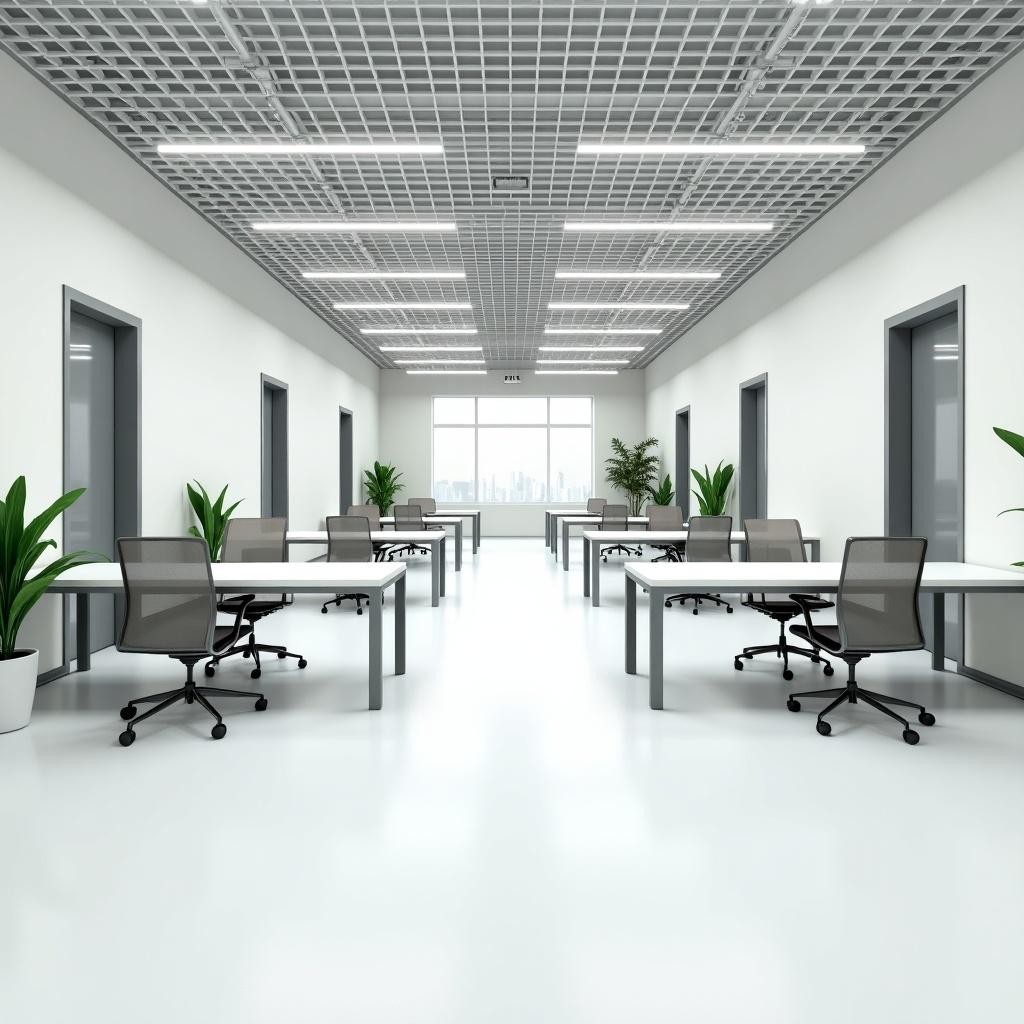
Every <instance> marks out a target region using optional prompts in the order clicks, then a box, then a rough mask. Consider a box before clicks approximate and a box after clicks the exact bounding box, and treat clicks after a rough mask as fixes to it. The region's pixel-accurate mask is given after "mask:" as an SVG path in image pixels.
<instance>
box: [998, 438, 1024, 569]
mask: <svg viewBox="0 0 1024 1024" xmlns="http://www.w3.org/2000/svg"><path fill="white" fill-rule="evenodd" d="M992 429H993V430H994V431H995V434H996V437H998V438H999V439H1000V440H1001V441H1005V442H1006V443H1007V444H1008V445H1009V446H1010V447H1011V448H1012V449H1013V450H1014V451H1015V452H1016V453H1017V454H1018V455H1020V456H1021V457H1024V436H1022V435H1021V434H1015V433H1014V432H1013V431H1012V430H1006V429H1005V428H1004V427H993V428H992ZM1007 512H1024V508H1004V509H1003V511H1002V512H1000V513H999V514H1000V515H1001V516H1003V515H1006V513H1007ZM1012 564H1013V565H1015V566H1018V567H1020V566H1024V562H1013V563H1012Z"/></svg>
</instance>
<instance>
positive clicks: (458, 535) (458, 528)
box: [455, 519, 462, 572]
mask: <svg viewBox="0 0 1024 1024" xmlns="http://www.w3.org/2000/svg"><path fill="white" fill-rule="evenodd" d="M455 571H456V572H462V520H461V519H460V520H459V521H458V522H457V523H456V524H455Z"/></svg>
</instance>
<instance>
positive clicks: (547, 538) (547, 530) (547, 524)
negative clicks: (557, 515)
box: [544, 512, 551, 548]
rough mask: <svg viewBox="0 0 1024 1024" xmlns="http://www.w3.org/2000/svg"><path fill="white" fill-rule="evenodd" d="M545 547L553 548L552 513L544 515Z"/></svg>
mask: <svg viewBox="0 0 1024 1024" xmlns="http://www.w3.org/2000/svg"><path fill="white" fill-rule="evenodd" d="M544 547H546V548H549V547H551V513H550V512H545V513H544Z"/></svg>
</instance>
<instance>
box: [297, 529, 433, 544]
mask: <svg viewBox="0 0 1024 1024" xmlns="http://www.w3.org/2000/svg"><path fill="white" fill-rule="evenodd" d="M443 539H444V534H443V533H442V532H441V531H440V530H371V531H370V540H373V541H384V542H390V541H398V542H400V543H402V544H440V543H441V541H442V540H443ZM286 540H287V541H288V543H289V544H325V545H326V544H327V531H326V530H289V531H288V533H287V534H286Z"/></svg>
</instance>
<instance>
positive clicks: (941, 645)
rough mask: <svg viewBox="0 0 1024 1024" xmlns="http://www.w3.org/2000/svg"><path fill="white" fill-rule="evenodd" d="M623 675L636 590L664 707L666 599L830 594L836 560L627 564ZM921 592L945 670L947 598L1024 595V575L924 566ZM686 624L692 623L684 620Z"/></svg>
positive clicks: (935, 652)
mask: <svg viewBox="0 0 1024 1024" xmlns="http://www.w3.org/2000/svg"><path fill="white" fill-rule="evenodd" d="M625 570H626V671H627V672H628V673H629V674H630V675H636V588H637V586H640V587H643V588H645V589H646V590H647V596H648V606H649V609H650V614H649V617H648V623H649V625H648V629H649V631H650V635H649V638H648V651H649V655H648V658H649V662H648V673H649V689H650V705H651V707H652V708H653V709H654V710H655V711H660V710H661V709H662V708H663V707H664V670H663V658H664V617H665V598H666V597H668V596H669V595H671V594H707V593H713V594H722V593H725V594H741V593H749V592H752V591H756V592H758V593H762V592H763V593H770V594H799V593H835V592H836V591H837V590H838V589H839V574H840V572H841V570H842V563H840V562H658V563H651V562H627V563H626V565H625ZM921 593H923V594H931V595H932V630H933V632H932V637H933V643H932V668H933V669H937V670H942V669H944V668H945V658H944V657H943V652H944V651H945V648H946V642H945V641H946V595H947V594H999V593H1005V594H1014V593H1024V573H1020V572H1011V571H1010V570H1008V569H989V568H987V567H986V566H983V565H971V564H969V563H964V562H926V563H925V567H924V573H923V575H922V577H921ZM684 618H685V619H686V621H687V623H691V622H692V623H693V624H694V625H696V623H697V622H698V621H699V620H697V619H692V618H691V616H689V615H687V616H684Z"/></svg>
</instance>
